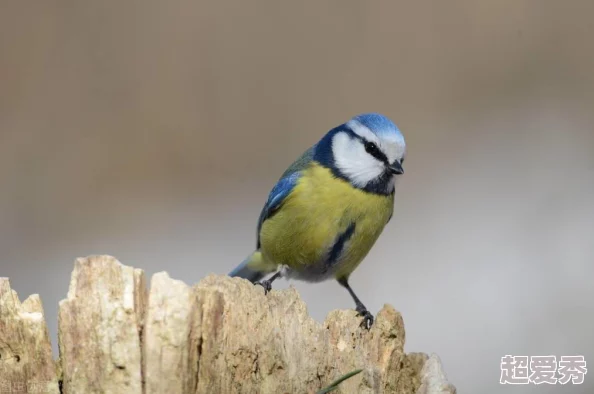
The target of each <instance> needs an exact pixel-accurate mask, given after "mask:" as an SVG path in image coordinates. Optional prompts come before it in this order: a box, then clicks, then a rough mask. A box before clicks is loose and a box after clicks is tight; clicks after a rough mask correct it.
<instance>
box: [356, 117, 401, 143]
mask: <svg viewBox="0 0 594 394" xmlns="http://www.w3.org/2000/svg"><path fill="white" fill-rule="evenodd" d="M353 120H356V121H357V122H359V123H361V124H362V125H363V126H365V127H367V128H368V129H369V130H371V131H372V132H373V133H375V134H377V135H381V134H392V135H397V136H399V137H401V138H404V137H403V136H402V133H401V132H400V129H398V127H397V126H396V125H395V124H394V123H393V122H392V121H391V120H390V119H389V118H388V117H386V116H384V115H382V114H377V113H368V114H361V115H357V116H355V117H354V118H353Z"/></svg>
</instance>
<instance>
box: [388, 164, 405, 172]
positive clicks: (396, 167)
mask: <svg viewBox="0 0 594 394" xmlns="http://www.w3.org/2000/svg"><path fill="white" fill-rule="evenodd" d="M388 169H389V170H390V172H391V173H392V174H394V175H400V174H404V168H402V164H400V163H399V162H398V161H395V162H394V163H392V165H390V166H388Z"/></svg>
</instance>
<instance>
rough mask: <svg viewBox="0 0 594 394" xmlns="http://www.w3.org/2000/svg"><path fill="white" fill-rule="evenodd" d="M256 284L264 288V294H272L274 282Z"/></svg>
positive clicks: (263, 281) (265, 281)
mask: <svg viewBox="0 0 594 394" xmlns="http://www.w3.org/2000/svg"><path fill="white" fill-rule="evenodd" d="M254 284H255V285H260V286H262V287H263V288H264V294H268V293H269V292H270V290H272V281H271V280H261V281H258V282H256V283H254Z"/></svg>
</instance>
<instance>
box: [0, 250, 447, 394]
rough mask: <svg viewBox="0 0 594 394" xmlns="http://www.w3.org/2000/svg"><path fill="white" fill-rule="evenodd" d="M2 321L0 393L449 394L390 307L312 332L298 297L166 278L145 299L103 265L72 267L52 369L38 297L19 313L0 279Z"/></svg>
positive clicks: (436, 367) (337, 316)
mask: <svg viewBox="0 0 594 394" xmlns="http://www.w3.org/2000/svg"><path fill="white" fill-rule="evenodd" d="M0 317H1V318H2V319H1V320H0V373H1V375H0V384H2V382H3V381H4V382H9V383H14V382H22V384H24V385H25V387H26V385H27V384H28V383H32V382H40V381H41V382H44V383H45V384H46V386H44V387H45V388H46V389H47V390H46V391H45V392H51V393H58V392H60V391H59V388H58V383H59V382H61V385H62V392H63V393H65V394H70V393H76V394H78V393H139V394H141V393H147V394H148V393H191V394H194V393H208V394H211V393H315V392H316V391H318V390H320V389H321V388H322V387H325V386H327V385H328V384H330V383H331V382H332V381H334V380H335V379H337V378H339V377H340V376H342V375H344V374H346V373H348V372H350V371H353V370H355V369H359V368H360V369H363V372H362V373H360V374H359V375H356V376H354V377H352V378H350V379H348V380H346V381H345V382H343V383H342V384H341V385H340V386H339V389H338V390H337V391H335V392H336V393H386V394H388V393H423V394H432V393H444V394H446V393H455V388H454V387H453V386H452V385H451V384H449V383H448V382H447V379H446V378H445V375H444V374H443V371H442V368H441V363H440V361H439V358H438V357H437V356H435V355H433V356H431V357H428V356H427V355H425V354H422V353H412V354H405V353H404V350H403V348H404V324H403V321H402V317H401V315H400V314H399V313H398V312H396V311H395V310H394V309H393V308H392V307H391V306H388V305H386V306H384V307H383V308H382V310H381V311H380V312H379V313H378V314H377V318H376V322H375V324H374V325H373V327H372V328H371V330H370V331H367V330H364V329H362V328H360V327H359V323H360V318H358V317H357V316H356V312H354V311H348V310H347V311H333V312H331V313H330V314H329V315H328V317H327V319H326V321H325V322H324V323H322V324H320V323H317V322H315V321H314V320H313V319H311V318H310V317H309V316H308V314H307V309H306V306H305V304H304V303H303V301H302V300H301V299H300V298H299V295H298V293H297V291H296V290H295V289H288V290H281V291H274V290H273V291H272V292H271V293H269V294H268V295H264V291H263V289H262V288H261V287H259V286H253V285H252V284H251V283H249V282H248V281H245V280H242V279H237V278H229V277H226V276H215V275H211V276H208V277H206V278H204V279H203V280H202V281H200V283H198V284H197V285H196V286H193V287H192V286H188V285H186V284H185V283H183V282H181V281H178V280H174V279H171V278H169V276H168V275H167V274H166V273H164V272H163V273H158V274H155V275H153V277H152V279H151V283H150V290H149V291H148V292H147V290H146V285H145V279H144V273H143V272H142V271H141V270H138V269H134V268H131V267H127V266H124V265H122V264H121V263H119V262H118V261H117V260H116V259H114V258H113V257H110V256H92V257H88V258H82V259H78V260H77V261H76V263H75V267H74V271H73V273H72V277H71V282H70V289H69V291H68V296H67V298H66V299H65V300H63V301H62V302H60V308H59V349H60V359H59V361H58V362H57V363H54V362H53V361H52V358H51V346H50V342H49V338H48V335H47V328H46V325H45V321H44V319H43V311H42V308H41V302H40V301H39V298H38V297H36V296H32V297H30V298H29V299H27V301H25V302H23V304H20V302H19V301H18V297H17V295H16V293H15V292H14V291H13V290H11V289H10V286H9V283H8V280H6V279H1V278H0ZM16 355H18V356H19V361H18V362H17V361H16V359H15V356H16ZM0 387H1V386H0ZM22 392H26V391H24V390H23V391H22ZM30 392H34V391H32V390H30ZM37 392H43V391H39V390H38V391H37Z"/></svg>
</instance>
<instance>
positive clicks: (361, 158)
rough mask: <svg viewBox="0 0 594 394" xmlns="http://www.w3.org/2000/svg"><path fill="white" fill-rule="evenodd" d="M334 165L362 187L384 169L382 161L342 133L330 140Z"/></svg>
mask: <svg viewBox="0 0 594 394" xmlns="http://www.w3.org/2000/svg"><path fill="white" fill-rule="evenodd" d="M332 153H333V155H334V162H335V163H336V167H337V168H338V169H339V170H340V171H341V172H342V173H343V174H344V175H345V176H346V177H347V178H348V179H349V180H350V181H351V182H352V183H353V184H354V185H356V186H359V187H364V186H365V185H367V184H368V183H369V182H371V181H372V180H374V179H376V178H377V177H378V176H380V175H381V174H382V172H383V171H384V165H383V163H381V162H379V161H378V160H376V159H375V158H373V157H372V156H371V155H370V154H369V153H367V152H366V151H365V148H364V147H363V145H362V144H361V143H360V142H359V141H357V140H355V139H352V138H350V137H349V136H348V135H346V134H344V133H338V134H336V136H334V139H333V140H332Z"/></svg>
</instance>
